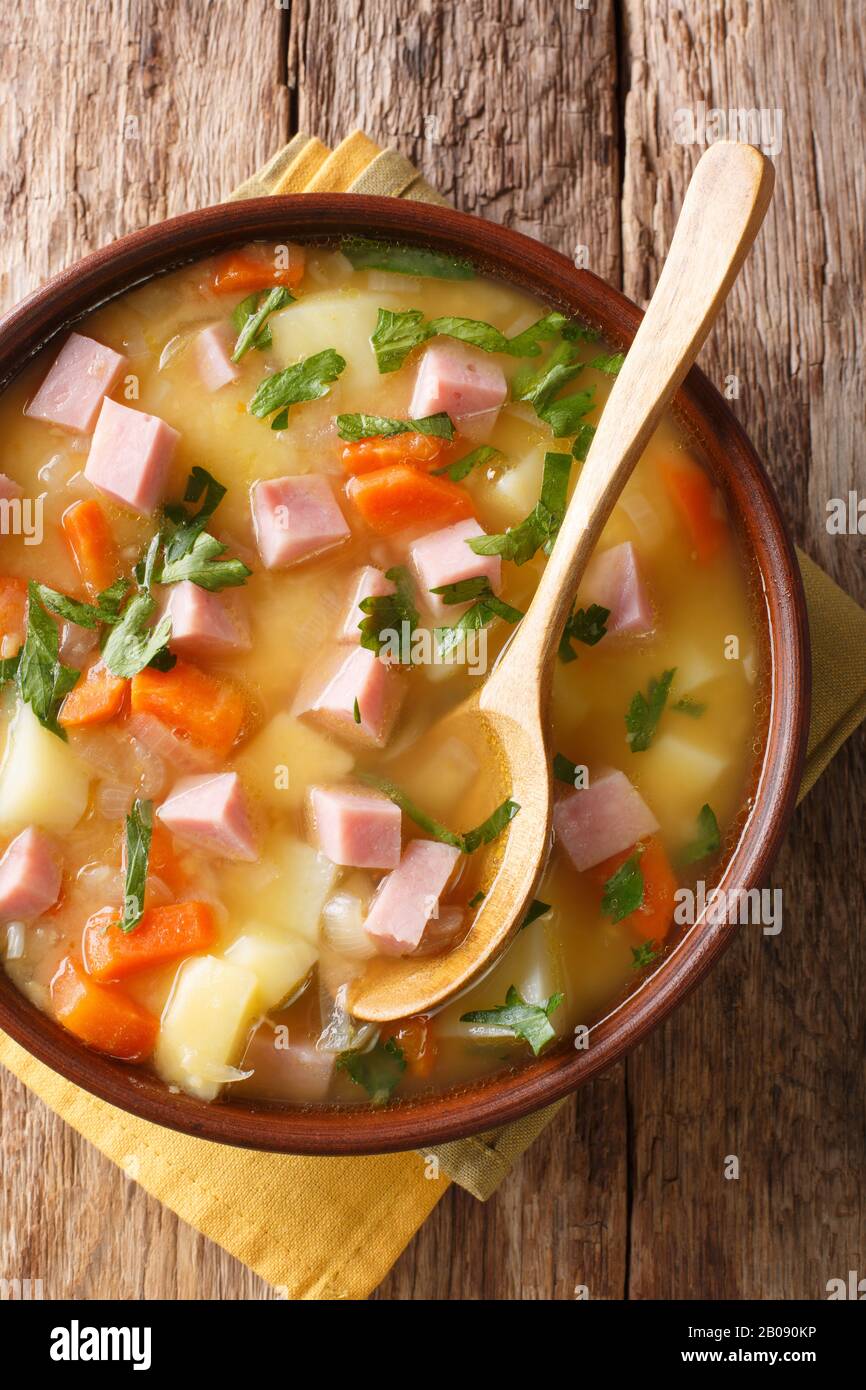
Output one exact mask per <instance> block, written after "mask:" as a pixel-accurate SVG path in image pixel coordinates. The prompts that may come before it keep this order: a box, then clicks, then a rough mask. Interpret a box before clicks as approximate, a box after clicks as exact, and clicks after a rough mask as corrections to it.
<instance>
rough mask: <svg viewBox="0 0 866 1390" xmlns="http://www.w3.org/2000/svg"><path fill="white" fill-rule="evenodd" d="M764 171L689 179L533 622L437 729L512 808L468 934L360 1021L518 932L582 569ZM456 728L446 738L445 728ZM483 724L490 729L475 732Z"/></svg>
mask: <svg viewBox="0 0 866 1390" xmlns="http://www.w3.org/2000/svg"><path fill="white" fill-rule="evenodd" d="M773 179H774V174H773V166H772V164H771V163H770V162H769V160H767V159H765V158H764V156H763V155H762V154H761V153H760V152H759V151H758V150H757V149H754V148H753V147H752V146H751V145H742V144H734V143H718V144H715V145H713V146H711V147H710V149H709V150H707V152H706V153H705V154H704V155H703V157H702V158H701V160H700V161H699V163H698V165H697V168H696V169H695V172H694V175H693V176H692V180H691V182H690V184H689V186H688V189H687V191H686V196H685V200H684V202H683V208H682V212H681V213H680V218H679V221H678V222H677V226H676V230H675V232H674V237H673V240H672V242H671V247H670V251H669V253H668V258H667V261H666V262H665V265H664V268H663V270H662V273H661V275H660V277H659V282H658V285H657V286H656V291H655V294H654V295H653V297H652V300H651V301H650V304H649V307H648V309H647V311H646V314H645V316H644V319H643V321H642V323H641V325H640V328H639V329H638V331H637V333H636V334H635V338H634V342H633V343H632V345H631V348H630V350H629V353H628V356H627V357H626V359H625V362H624V364H623V366H622V368H621V370H620V372H619V375H618V377H617V378H616V381H615V382H614V385H613V389H612V391H611V393H610V396H609V398H608V401H607V404H606V406H605V409H604V413H603V415H602V418H601V423H600V424H599V426H598V430H597V431H596V435H595V438H594V440H593V443H592V447H591V449H590V451H589V456H588V458H587V460H586V463H585V464H584V466H583V470H582V472H581V474H580V477H579V479H578V482H577V486H576V487H575V490H574V494H573V496H572V499H571V502H570V504H569V507H568V511H567V513H566V515H565V519H564V521H563V524H562V527H561V530H560V533H559V536H558V538H557V541H556V544H555V546H554V549H553V553H552V555H551V556H550V559H549V560H548V563H547V566H546V567H545V570H544V572H543V574H542V577H541V580H540V582H539V585H538V588H537V590H536V593H535V596H534V598H533V600H532V603H531V605H530V608H529V611H528V613H527V614H526V616H525V617H524V618H523V620H522V622H521V623H520V625H519V627H518V628H517V629H516V631H515V634H514V636H513V638H512V639H511V641H510V643H509V645H508V647H507V648H506V649H505V651H504V653H503V654H502V656H501V658H500V660H499V663H498V665H497V666H496V667H495V668H494V670H493V672H492V674H491V675H490V677H489V678H488V680H487V681H486V683H485V685H484V686H483V688H482V690H481V692H480V695H478V696H473V698H472V699H471V700H470V701H468V702H467V703H466V704H464V705H463V706H461V707H460V708H458V709H457V710H455V711H454V712H453V713H452V714H450V715H448V716H446V718H445V720H443V721H442V724H441V725H437V732H440V731H441V730H442V729H443V726H447V733H449V734H451V733H452V732H456V733H458V735H460V736H463V737H465V731H466V729H467V728H472V729H473V730H474V732H475V733H476V735H477V734H479V733H482V732H483V733H485V734H486V736H487V737H489V738H490V739H492V741H493V746H494V748H495V749H498V750H499V754H500V757H501V759H502V760H503V762H504V765H505V772H504V780H505V784H506V786H507V788H508V791H509V794H510V795H511V796H512V798H513V799H514V800H515V801H517V802H518V803H519V805H520V811H519V813H518V814H517V816H516V817H515V819H514V820H513V822H512V823H511V826H510V829H509V830H508V832H507V839H506V842H505V845H504V852H503V853H502V857H501V862H500V864H499V867H498V871H497V872H496V875H495V878H494V880H493V883H492V885H491V887H490V889H489V891H488V892H487V895H486V897H485V899H484V901H483V904H482V906H481V909H480V911H479V913H478V915H477V917H476V919H475V922H474V923H473V925H472V927H471V928H470V930H469V932H468V934H467V936H466V937H465V938H464V940H463V941H462V942H461V943H460V944H459V945H458V946H455V947H454V948H453V949H452V950H451V951H449V952H447V953H446V954H444V955H441V956H432V957H426V958H424V957H405V958H402V959H398V960H386V959H384V958H376V959H375V960H373V961H371V962H370V963H369V965H368V967H367V968H366V970H365V972H364V974H363V975H362V976H361V977H360V978H359V979H358V980H356V981H355V982H354V983H353V984H352V985H351V986H350V989H349V998H348V1006H349V1009H350V1010H351V1012H352V1013H353V1014H354V1015H355V1016H356V1017H358V1018H362V1019H369V1020H371V1021H375V1022H385V1021H389V1020H391V1019H396V1018H405V1017H407V1016H409V1015H411V1014H419V1013H427V1012H429V1011H430V1010H431V1009H435V1008H439V1007H441V1005H442V1004H444V1003H445V1002H446V1001H447V1000H448V999H449V998H451V996H453V995H454V994H457V993H458V992H460V991H462V990H465V989H466V988H467V987H468V986H469V985H470V984H472V982H473V981H475V980H477V979H478V977H479V976H480V975H481V974H482V973H484V972H485V971H486V970H488V969H489V968H490V967H491V966H492V965H493V964H494V962H495V960H496V958H497V956H498V955H499V954H500V953H501V951H502V950H503V949H504V947H505V946H507V944H508V942H509V941H510V940H511V938H512V937H513V935H514V933H515V932H516V931H517V929H518V927H519V926H520V924H521V922H522V921H523V918H524V915H525V913H526V909H527V906H528V904H529V902H530V900H531V898H532V894H533V890H534V888H535V885H536V882H537V881H538V878H539V876H540V873H541V871H542V869H543V867H544V863H545V860H546V858H547V855H548V851H549V849H550V834H551V812H552V789H551V761H550V755H549V750H548V746H547V737H546V734H547V723H548V720H547V709H548V703H549V697H550V688H551V682H552V673H553V663H554V661H555V659H556V650H557V646H558V643H559V639H560V637H561V635H562V631H563V627H564V625H565V622H566V619H567V618H568V616H569V614H570V612H571V608H572V604H573V602H574V596H575V592H576V590H577V586H578V584H579V583H580V579H581V576H582V575H583V571H584V569H585V567H586V564H587V561H588V560H589V558H590V555H591V554H592V552H593V550H594V548H595V545H596V542H597V541H598V538H599V536H600V534H601V531H602V529H603V527H604V525H605V523H606V522H607V519H608V517H609V516H610V514H611V511H612V510H613V507H614V505H615V503H616V501H617V499H618V497H619V495H620V493H621V492H622V490H623V488H624V487H625V484H626V482H627V480H628V478H629V476H630V474H631V472H632V469H633V468H634V466H635V464H636V463H637V460H638V459H639V458H640V456H641V454H642V453H643V451H644V448H645V446H646V444H647V442H648V440H649V438H650V435H651V434H652V432H653V430H654V429H655V427H656V425H657V424H658V421H659V417H660V416H661V414H662V412H663V411H664V410H665V409H666V408H667V406H668V405H669V404H670V402H671V399H672V397H673V396H674V394H675V392H676V390H677V388H678V387H679V385H680V383H681V382H682V380H683V377H684V376H685V375H686V372H687V371H688V369H689V368H690V367H691V365H692V363H693V362H694V360H695V358H696V356H697V354H698V352H699V350H700V348H701V346H702V344H703V342H704V340H705V338H706V337H707V334H708V332H709V329H710V326H711V324H712V323H713V320H714V319H715V317H716V314H717V313H718V311H719V309H720V308H721V306H722V304H723V303H724V301H725V298H726V296H727V294H728V290H729V289H730V287H731V285H732V283H733V281H734V279H735V277H736V275H737V272H738V271H739V269H740V266H741V265H742V263H743V260H744V258H745V256H746V253H747V251H748V250H749V247H750V246H751V244H752V242H753V241H754V239H755V236H756V235H757V232H758V229H759V227H760V225H761V223H762V221H763V219H764V214H765V212H766V210H767V207H768V205H769V202H770V197H771V195H772V191H773ZM452 726H453V729H452ZM482 726H485V727H482Z"/></svg>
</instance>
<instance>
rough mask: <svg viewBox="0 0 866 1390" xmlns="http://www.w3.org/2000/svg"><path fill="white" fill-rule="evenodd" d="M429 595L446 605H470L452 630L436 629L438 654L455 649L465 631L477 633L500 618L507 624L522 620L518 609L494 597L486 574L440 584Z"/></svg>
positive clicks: (449, 628) (447, 628) (445, 628)
mask: <svg viewBox="0 0 866 1390" xmlns="http://www.w3.org/2000/svg"><path fill="white" fill-rule="evenodd" d="M430 592H431V594H439V595H440V596H441V598H442V601H443V603H446V604H457V603H469V604H471V607H470V608H467V610H466V612H465V613H463V614H461V616H460V617H459V618H458V619H457V622H456V623H455V624H454V626H453V627H437V629H436V640H437V643H438V646H439V653H440V655H446V654H447V653H448V652H451V651H453V650H454V649H455V648H456V647H458V646H459V645H460V643H461V642H462V640H463V638H464V637H465V635H466V633H467V632H478V631H480V629H481V628H483V627H487V625H488V623H492V622H493V620H494V619H495V618H503V619H504V620H505V622H507V623H519V622H520V619H521V618H522V617H523V614H522V613H521V611H520V609H519V608H513V607H512V606H511V604H510V603H506V602H505V600H504V599H501V598H498V597H497V595H496V594H494V592H493V590H492V589H491V587H490V580H489V579H488V578H487V576H486V575H478V576H477V577H476V578H473V579H461V580H459V581H458V583H456V584H441V585H439V587H438V588H436V589H431V590H430Z"/></svg>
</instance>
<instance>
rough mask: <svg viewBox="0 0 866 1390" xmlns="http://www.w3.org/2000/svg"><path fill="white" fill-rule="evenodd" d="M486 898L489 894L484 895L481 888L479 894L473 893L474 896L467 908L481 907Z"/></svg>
mask: <svg viewBox="0 0 866 1390" xmlns="http://www.w3.org/2000/svg"><path fill="white" fill-rule="evenodd" d="M486 896H487V894H486V893H484V892H483V890H482V889H481V888H479V889H478V892H477V893H473V894H472V897H471V898H470V899H469V902H468V904H467V906H468V907H480V906H481V904H482V903H483V902H484V899H485V897H486Z"/></svg>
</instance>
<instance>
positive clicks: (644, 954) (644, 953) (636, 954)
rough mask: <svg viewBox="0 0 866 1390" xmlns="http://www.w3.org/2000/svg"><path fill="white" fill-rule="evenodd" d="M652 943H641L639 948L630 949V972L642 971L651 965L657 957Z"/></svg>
mask: <svg viewBox="0 0 866 1390" xmlns="http://www.w3.org/2000/svg"><path fill="white" fill-rule="evenodd" d="M654 946H655V942H654V941H642V942H641V944H640V945H639V946H632V948H631V968H632V970H643V969H644V968H645V967H646V966H648V965H652V963H653V961H654V960H655V959H656V958H657V956H658V951H656V950H654V949H653V948H654Z"/></svg>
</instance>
